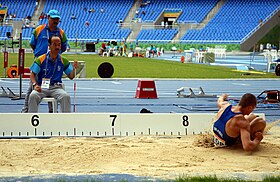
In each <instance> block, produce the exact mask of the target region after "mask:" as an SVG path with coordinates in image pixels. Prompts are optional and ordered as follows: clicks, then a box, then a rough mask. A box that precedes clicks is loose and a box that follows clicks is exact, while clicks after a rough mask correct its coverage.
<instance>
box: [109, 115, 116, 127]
mask: <svg viewBox="0 0 280 182" xmlns="http://www.w3.org/2000/svg"><path fill="white" fill-rule="evenodd" d="M110 118H113V121H112V126H115V121H116V118H117V115H110Z"/></svg>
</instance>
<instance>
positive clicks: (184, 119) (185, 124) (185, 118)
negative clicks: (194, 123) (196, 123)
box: [182, 115, 189, 126]
mask: <svg viewBox="0 0 280 182" xmlns="http://www.w3.org/2000/svg"><path fill="white" fill-rule="evenodd" d="M182 119H183V126H189V117H188V116H187V115H184V116H183V118H182Z"/></svg>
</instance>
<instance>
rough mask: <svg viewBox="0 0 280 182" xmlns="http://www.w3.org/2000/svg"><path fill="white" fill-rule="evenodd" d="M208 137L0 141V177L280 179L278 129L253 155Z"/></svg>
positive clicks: (238, 147) (270, 134) (267, 135)
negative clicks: (112, 175)
mask: <svg viewBox="0 0 280 182" xmlns="http://www.w3.org/2000/svg"><path fill="white" fill-rule="evenodd" d="M202 138H203V139H202ZM208 138H209V137H208V136H207V135H203V136H202V135H190V136H186V137H181V138H177V137H152V136H141V137H119V138H51V139H11V140H10V139H1V140H0V155H1V157H0V176H2V177H3V176H21V175H29V176H30V175H56V174H70V175H76V174H78V175H82V174H89V175H95V174H109V173H116V174H132V175H136V176H150V177H153V178H160V179H174V178H176V177H179V176H182V175H190V176H192V175H217V176H218V177H219V176H222V177H226V176H229V177H230V176H233V175H235V174H237V175H239V176H240V174H244V175H245V177H243V178H247V177H248V176H249V178H251V179H260V177H263V176H264V175H266V174H272V175H273V174H278V175H279V171H280V162H279V161H280V160H279V159H280V127H279V126H274V127H272V128H271V129H270V130H269V131H268V133H267V134H266V135H265V137H264V140H263V141H262V143H261V145H260V146H259V147H258V148H257V150H255V151H254V152H244V151H243V150H242V148H241V146H235V147H232V148H215V147H213V146H212V144H211V142H209V140H208Z"/></svg>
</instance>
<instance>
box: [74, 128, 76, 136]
mask: <svg viewBox="0 0 280 182" xmlns="http://www.w3.org/2000/svg"><path fill="white" fill-rule="evenodd" d="M74 136H76V128H74Z"/></svg>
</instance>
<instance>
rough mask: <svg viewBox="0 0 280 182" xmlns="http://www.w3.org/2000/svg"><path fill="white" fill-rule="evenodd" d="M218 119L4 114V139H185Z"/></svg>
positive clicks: (0, 117)
mask: <svg viewBox="0 0 280 182" xmlns="http://www.w3.org/2000/svg"><path fill="white" fill-rule="evenodd" d="M259 115H260V116H262V117H263V118H264V114H259ZM214 117H215V113H55V114H54V113H36V114H35V113H19V114H15V113H1V114H0V138H41V137H56V136H61V137H111V136H138V135H166V136H182V135H191V134H199V133H204V132H206V131H210V130H211V126H212V123H213V121H214Z"/></svg>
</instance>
